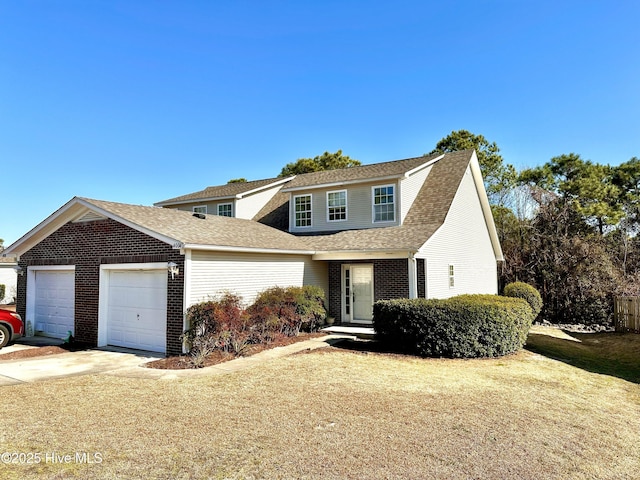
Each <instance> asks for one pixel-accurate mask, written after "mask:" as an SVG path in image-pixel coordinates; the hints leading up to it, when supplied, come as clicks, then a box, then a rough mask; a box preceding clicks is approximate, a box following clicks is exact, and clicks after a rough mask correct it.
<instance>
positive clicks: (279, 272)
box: [185, 251, 329, 308]
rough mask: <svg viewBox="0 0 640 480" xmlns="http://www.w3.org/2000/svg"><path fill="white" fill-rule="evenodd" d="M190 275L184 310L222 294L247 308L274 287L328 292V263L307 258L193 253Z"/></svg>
mask: <svg viewBox="0 0 640 480" xmlns="http://www.w3.org/2000/svg"><path fill="white" fill-rule="evenodd" d="M190 272H191V273H190V286H189V292H188V294H187V303H188V305H185V308H186V307H189V306H190V305H193V304H194V303H197V302H200V301H203V300H206V299H207V298H211V297H216V296H219V295H221V294H223V293H224V292H231V293H233V294H236V295H240V296H241V297H242V299H243V302H244V303H245V304H247V305H249V304H251V303H252V302H253V301H254V299H255V298H256V295H257V294H258V293H260V292H262V291H263V290H265V289H267V288H270V287H274V286H280V287H288V286H303V285H316V286H319V287H321V288H322V289H323V290H324V292H325V295H328V293H329V290H328V281H329V277H328V267H327V264H326V263H325V262H319V261H313V260H311V257H310V256H307V255H284V254H255V253H254V254H252V253H232V252H202V251H193V252H192V254H191V264H190ZM327 301H328V298H327Z"/></svg>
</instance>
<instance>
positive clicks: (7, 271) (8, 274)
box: [0, 252, 18, 305]
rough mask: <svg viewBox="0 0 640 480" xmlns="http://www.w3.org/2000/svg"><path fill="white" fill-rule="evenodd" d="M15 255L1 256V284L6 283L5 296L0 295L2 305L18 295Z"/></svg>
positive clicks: (10, 301)
mask: <svg viewBox="0 0 640 480" xmlns="http://www.w3.org/2000/svg"><path fill="white" fill-rule="evenodd" d="M0 254H2V252H0ZM17 266H18V263H17V262H16V259H15V258H14V257H0V285H4V287H5V288H4V296H0V305H4V304H8V303H12V302H13V301H14V300H15V297H16V283H17V281H16V279H17V273H16V267H17Z"/></svg>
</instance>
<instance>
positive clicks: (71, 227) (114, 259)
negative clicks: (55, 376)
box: [17, 219, 184, 355]
mask: <svg viewBox="0 0 640 480" xmlns="http://www.w3.org/2000/svg"><path fill="white" fill-rule="evenodd" d="M169 261H171V262H175V263H176V264H177V265H178V266H179V269H180V273H179V275H178V276H176V277H175V279H171V276H170V274H169V273H168V272H167V277H168V280H167V344H166V347H167V354H170V355H174V354H179V353H181V352H182V343H181V342H180V338H179V337H180V335H181V334H182V326H183V290H184V256H183V255H180V252H179V251H177V250H174V249H173V248H171V246H170V245H167V244H166V243H164V242H161V241H159V240H156V239H155V238H153V237H150V236H148V235H145V234H143V233H141V232H138V231H137V230H134V229H132V228H129V227H127V226H125V225H122V224H121V223H118V222H116V221H114V220H109V219H108V220H97V221H93V222H79V223H67V224H66V225H64V226H63V227H62V228H60V229H59V230H57V231H56V232H54V233H53V234H52V235H50V236H49V237H47V238H46V239H44V240H43V241H42V242H40V243H39V244H38V245H36V246H35V247H33V248H32V249H31V250H29V251H28V252H26V253H25V254H24V255H22V256H21V257H20V262H19V264H20V266H21V267H22V268H23V269H24V270H25V271H26V270H27V267H28V266H31V265H75V268H76V269H75V299H76V300H75V337H76V338H77V339H78V340H79V341H82V342H87V343H89V344H91V345H96V344H97V342H98V303H99V288H100V265H101V264H115V263H150V262H169ZM17 294H18V295H17V297H18V298H17V303H18V305H17V306H18V312H19V313H20V314H21V315H22V316H23V318H25V317H26V298H27V275H21V276H19V277H18V292H17Z"/></svg>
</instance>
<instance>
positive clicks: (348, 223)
mask: <svg viewBox="0 0 640 480" xmlns="http://www.w3.org/2000/svg"><path fill="white" fill-rule="evenodd" d="M374 185H377V184H375V183H373V182H369V183H362V184H355V185H349V186H348V187H347V188H346V189H345V190H346V193H347V198H346V200H347V220H345V221H341V222H335V221H333V222H330V221H328V219H327V193H328V192H335V191H336V190H335V187H334V188H325V189H317V190H313V196H312V222H311V225H312V226H311V227H306V228H300V227H296V225H295V217H294V215H295V211H294V208H293V203H294V198H295V197H296V196H298V195H297V194H296V195H292V197H291V202H290V203H291V205H292V207H291V221H290V229H291V231H292V232H309V231H313V232H322V231H325V232H326V231H335V230H352V229H359V228H376V227H390V226H394V225H399V222H398V215H396V220H395V221H394V222H382V223H380V222H376V223H373V221H372V217H371V216H372V208H373V207H372V203H373V200H372V187H373V186H374ZM393 185H394V191H397V185H396V184H393ZM396 203H397V200H396Z"/></svg>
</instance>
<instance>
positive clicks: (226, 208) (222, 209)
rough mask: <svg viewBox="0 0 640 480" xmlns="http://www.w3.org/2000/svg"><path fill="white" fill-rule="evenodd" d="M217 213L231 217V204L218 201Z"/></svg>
mask: <svg viewBox="0 0 640 480" xmlns="http://www.w3.org/2000/svg"><path fill="white" fill-rule="evenodd" d="M218 215H219V216H221V217H232V216H233V215H232V214H231V204H230V203H219V204H218Z"/></svg>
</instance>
